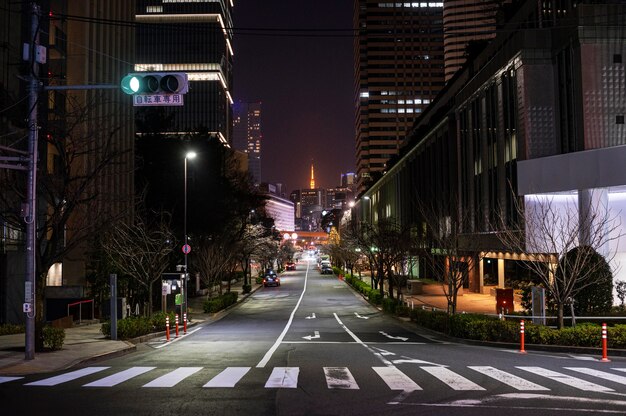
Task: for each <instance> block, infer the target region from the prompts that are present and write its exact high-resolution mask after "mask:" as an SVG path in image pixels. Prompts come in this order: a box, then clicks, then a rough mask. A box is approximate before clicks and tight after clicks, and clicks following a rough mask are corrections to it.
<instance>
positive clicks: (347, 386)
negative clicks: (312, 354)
mask: <svg viewBox="0 0 626 416" xmlns="http://www.w3.org/2000/svg"><path fill="white" fill-rule="evenodd" d="M324 375H325V376H326V385H327V386H328V388H329V389H344V390H358V389H359V385H358V384H357V383H356V380H355V379H354V377H353V376H352V373H351V372H350V370H348V368H347V367H324Z"/></svg>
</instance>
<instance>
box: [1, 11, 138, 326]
mask: <svg viewBox="0 0 626 416" xmlns="http://www.w3.org/2000/svg"><path fill="white" fill-rule="evenodd" d="M38 3H40V4H41V16H42V17H41V18H40V22H39V25H38V26H37V27H38V29H39V42H40V44H41V45H42V46H43V47H45V50H46V58H47V59H46V62H45V63H43V64H42V65H40V67H39V71H37V72H35V71H33V69H32V68H31V67H30V66H29V65H28V64H27V63H25V62H23V61H22V53H21V52H22V42H27V43H28V42H30V41H31V40H32V35H31V34H30V27H31V25H30V21H31V11H32V8H31V4H30V2H4V3H3V6H2V7H1V9H2V10H0V27H1V28H2V29H0V97H1V99H0V109H2V114H1V115H0V145H2V146H3V151H1V152H0V156H4V155H5V154H4V152H5V151H6V149H7V147H12V148H15V149H16V150H22V151H23V150H25V148H26V143H27V141H26V140H23V139H22V137H24V136H25V135H26V133H27V126H26V124H25V122H24V119H25V118H26V117H27V115H28V114H29V109H28V108H27V107H26V105H27V104H26V103H27V102H28V101H27V100H24V99H23V98H24V97H25V91H24V88H25V83H24V82H22V81H20V80H19V79H22V80H24V79H27V77H28V76H31V75H32V76H34V77H36V78H37V79H38V81H39V82H40V84H41V85H43V86H46V87H49V89H47V90H43V89H41V90H40V91H39V97H38V98H39V104H38V114H37V115H38V117H37V119H38V120H37V126H38V131H39V135H38V139H39V140H38V144H39V146H38V150H39V158H38V170H37V175H36V176H37V179H36V180H37V185H38V188H39V193H38V195H37V214H38V219H37V222H38V224H37V225H38V228H39V231H38V233H37V240H38V241H37V245H38V247H39V249H38V250H37V252H38V254H37V256H38V258H37V263H38V265H37V269H38V270H37V273H38V274H40V275H45V276H46V279H45V286H46V289H45V291H44V292H39V293H45V298H46V299H45V300H46V302H47V304H46V308H45V313H46V316H45V319H46V320H54V319H56V318H59V317H61V316H66V315H67V308H66V305H67V304H68V303H70V302H73V301H74V300H76V299H77V298H82V297H84V296H86V295H87V293H88V292H87V288H88V284H87V280H86V269H87V267H86V263H87V261H86V259H87V255H88V254H87V253H88V248H87V241H88V239H89V238H93V237H94V236H96V235H101V230H102V227H104V226H106V225H109V224H111V223H113V222H114V221H115V220H119V219H120V218H128V217H129V216H131V215H132V210H133V207H134V189H133V187H134V183H133V174H132V172H133V167H134V155H133V127H134V123H133V109H132V104H131V103H130V101H128V97H127V96H125V95H124V94H122V92H121V91H120V90H119V89H99V88H94V89H89V90H77V89H76V88H68V86H70V85H98V84H117V83H118V82H119V80H120V79H121V78H122V76H123V74H125V73H128V72H129V71H130V70H132V68H131V67H130V65H129V64H128V63H129V62H131V61H132V60H133V52H134V37H133V32H134V31H133V28H132V27H128V26H120V25H117V24H112V22H124V21H125V22H129V21H132V19H133V4H134V3H132V2H131V3H129V2H128V1H125V0H94V1H89V2H82V1H79V2H75V1H67V0H50V1H46V2H38ZM20 37H23V39H20ZM18 73H19V75H20V77H19V78H18V77H17V75H18ZM20 82H21V83H22V85H21V87H20V85H19V83H20ZM52 88H61V89H58V90H53V89H52ZM7 110H8V111H7ZM6 172H7V171H3V172H2V173H3V176H4V175H5V174H6ZM6 178H7V177H6V176H4V177H3V178H2V179H0V182H2V180H6ZM9 180H10V183H11V184H14V183H16V184H17V186H18V187H19V188H22V189H23V186H24V185H25V183H26V178H25V175H24V176H22V175H21V174H19V175H16V176H11V177H9ZM11 187H12V186H11V185H8V184H7V183H6V182H2V183H0V193H2V194H3V198H0V199H2V203H0V212H1V214H0V322H22V321H23V319H24V314H23V311H22V304H23V302H24V271H23V264H24V262H25V260H24V259H23V258H22V257H23V253H24V249H23V244H24V235H23V233H22V231H23V226H20V224H23V222H22V219H21V218H20V219H19V222H17V221H15V220H11V215H13V214H11V213H19V212H20V206H21V205H22V202H23V199H22V198H18V199H17V200H15V199H13V198H12V194H11V192H12V191H11ZM51 262H54V264H52V265H51V264H49V263H51ZM46 272H47V275H46ZM38 287H39V286H38Z"/></svg>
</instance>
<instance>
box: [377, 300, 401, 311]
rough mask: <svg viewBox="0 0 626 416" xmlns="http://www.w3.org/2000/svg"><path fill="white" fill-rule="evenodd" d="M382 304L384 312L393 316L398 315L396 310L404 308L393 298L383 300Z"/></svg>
mask: <svg viewBox="0 0 626 416" xmlns="http://www.w3.org/2000/svg"><path fill="white" fill-rule="evenodd" d="M381 303H382V305H383V311H384V312H389V313H393V314H395V313H396V309H397V308H398V306H402V304H400V303H399V302H398V301H397V300H396V299H391V298H383V300H382V302H381Z"/></svg>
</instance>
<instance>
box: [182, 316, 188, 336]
mask: <svg viewBox="0 0 626 416" xmlns="http://www.w3.org/2000/svg"><path fill="white" fill-rule="evenodd" d="M183 334H185V335H187V312H185V313H184V314H183Z"/></svg>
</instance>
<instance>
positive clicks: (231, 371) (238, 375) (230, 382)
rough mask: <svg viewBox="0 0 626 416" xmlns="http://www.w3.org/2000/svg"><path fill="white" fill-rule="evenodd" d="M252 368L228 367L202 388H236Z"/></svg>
mask: <svg viewBox="0 0 626 416" xmlns="http://www.w3.org/2000/svg"><path fill="white" fill-rule="evenodd" d="M250 368H251V367H228V368H226V369H225V370H224V371H222V372H221V373H219V374H218V375H216V376H215V377H213V378H212V379H211V381H209V382H208V383H206V384H205V385H204V386H202V387H235V385H236V384H237V383H238V382H239V380H241V379H242V378H243V376H245V375H246V374H247V373H248V371H250Z"/></svg>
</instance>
